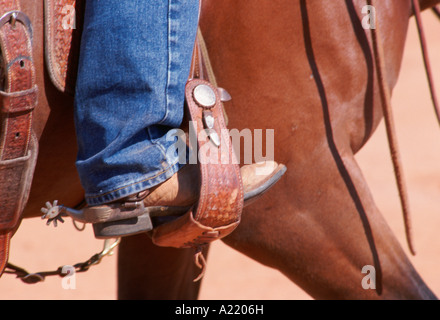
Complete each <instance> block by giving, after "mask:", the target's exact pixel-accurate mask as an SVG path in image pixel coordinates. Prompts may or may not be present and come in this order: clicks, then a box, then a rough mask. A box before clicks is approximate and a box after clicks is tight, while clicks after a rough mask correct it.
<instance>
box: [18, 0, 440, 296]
mask: <svg viewBox="0 0 440 320" xmlns="http://www.w3.org/2000/svg"><path fill="white" fill-rule="evenodd" d="M439 2H440V1H438V0H436V1H432V0H430V1H421V5H422V7H423V8H427V7H430V6H433V5H434V4H436V3H439ZM364 5H366V1H360V0H359V1H358V0H353V1H350V0H346V1H343V0H340V1H320V0H308V1H305V0H301V1H287V0H284V1H281V0H280V1H267V0H254V1H232V0H223V1H208V0H205V2H204V4H203V7H202V14H201V28H202V30H203V33H204V36H205V40H206V42H207V45H208V49H209V51H210V54H211V60H212V63H213V66H214V70H216V75H217V80H218V82H219V84H220V85H221V86H223V87H225V88H227V89H228V91H230V93H231V95H232V96H233V99H234V100H233V101H234V102H233V104H234V106H235V108H234V109H233V110H232V109H228V116H229V120H230V124H229V126H230V128H238V129H239V130H241V129H243V128H249V129H251V130H253V129H263V130H264V129H275V141H274V143H275V150H276V153H275V156H276V160H277V161H279V162H282V163H285V164H286V165H287V166H288V173H287V175H286V176H285V177H284V178H283V179H282V181H280V182H279V183H278V185H277V186H276V187H275V188H276V189H275V190H273V191H271V192H270V194H268V195H267V196H266V197H265V198H264V199H263V200H261V201H260V202H259V205H254V206H251V207H249V208H248V209H247V210H246V211H245V212H244V215H243V220H242V223H241V225H240V227H239V228H238V229H237V230H236V231H235V232H234V233H233V234H232V235H231V236H229V237H227V238H226V239H225V242H226V243H227V244H228V245H230V246H232V247H233V248H235V249H237V250H239V251H240V252H242V253H244V254H246V255H248V256H249V257H251V258H253V259H255V260H257V261H259V262H261V263H263V264H265V265H267V266H270V267H273V268H276V269H278V270H280V271H281V272H282V273H283V274H285V275H286V276H287V277H288V278H289V279H291V280H292V281H294V282H295V283H297V284H298V285H299V286H300V287H302V288H303V289H304V290H305V291H306V292H307V293H309V294H310V295H311V296H312V297H314V298H323V299H325V298H333V299H338V298H360V299H363V298H366V299H392V298H403V299H410V298H420V299H428V298H435V296H434V294H433V293H432V292H431V291H430V290H429V288H428V287H427V286H426V285H425V283H424V282H423V280H422V279H421V278H420V276H419V275H418V273H417V272H416V271H415V269H414V267H413V266H412V265H411V263H410V262H409V260H408V258H407V257H406V256H405V253H404V251H403V250H402V248H401V247H400V244H399V243H398V241H397V240H396V238H395V237H394V236H393V234H392V232H391V230H390V229H389V227H388V226H387V224H386V223H385V221H384V219H383V217H382V216H381V214H380V212H379V211H378V209H377V208H376V206H375V204H374V201H373V199H372V197H371V194H370V191H369V189H368V186H367V184H366V182H365V180H364V178H363V177H362V173H361V171H360V169H359V167H358V165H357V163H356V161H355V159H354V154H355V153H356V152H357V151H359V150H360V148H361V147H362V146H363V145H364V144H365V143H366V142H367V140H368V138H369V137H370V136H371V135H372V134H373V132H374V130H375V128H376V127H377V126H378V124H379V122H380V120H381V118H382V112H381V104H380V99H379V91H378V87H377V80H376V72H375V64H374V59H373V54H372V49H371V38H370V32H369V30H364V29H363V28H362V23H361V21H362V18H363V15H362V13H361V9H362V7H363V6H364ZM22 9H23V11H24V12H25V13H27V14H28V15H29V17H30V19H31V21H33V26H34V29H35V30H34V42H35V43H37V44H42V43H43V30H42V25H43V24H42V21H41V19H42V16H43V14H42V11H43V8H42V2H41V1H38V2H37V3H34V2H32V3H31V2H29V1H25V2H23V8H22ZM376 12H377V14H378V23H379V24H380V26H381V30H382V33H383V34H384V35H385V37H384V40H385V41H384V44H383V45H384V49H385V53H386V67H387V72H388V78H387V81H388V84H389V87H390V89H392V88H393V87H394V85H395V83H396V81H397V77H398V74H399V69H400V63H401V59H402V54H403V47H404V43H405V38H406V31H407V27H408V20H409V16H410V14H411V5H410V1H409V0H404V1H403V0H402V1H401V0H399V1H395V0H394V1H393V0H389V1H379V2H378V7H377V8H376ZM34 56H35V65H36V71H37V75H38V79H37V80H38V86H39V97H38V99H39V100H38V101H39V105H38V107H37V110H36V112H35V118H34V119H35V120H34V131H35V133H36V135H37V137H38V139H39V141H40V153H39V160H38V163H37V167H36V171H35V175H34V180H33V187H32V190H31V194H30V198H29V202H28V205H27V207H26V209H25V211H24V215H25V217H34V216H37V215H38V214H39V212H40V208H41V206H42V205H43V204H44V203H45V202H46V201H47V200H51V199H59V200H60V201H62V203H63V204H65V205H67V206H71V207H73V206H75V205H77V204H78V203H80V202H81V201H82V199H83V191H82V188H81V186H80V184H79V180H78V177H77V174H76V170H75V166H74V161H75V157H76V149H75V147H74V146H75V145H76V141H75V135H74V128H73V117H72V114H73V112H72V108H73V106H72V105H73V103H72V102H73V101H72V97H71V96H69V95H67V94H64V93H61V92H59V91H57V90H56V89H55V87H54V86H53V85H52V83H51V81H50V79H49V76H48V74H47V72H46V71H45V65H44V61H43V56H44V55H43V46H42V45H36V46H35V52H34ZM226 107H227V108H228V105H226ZM263 154H264V153H263ZM139 252H143V253H144V254H142V255H139ZM366 265H372V266H374V267H375V271H376V290H365V289H364V288H362V286H361V283H362V279H363V277H365V274H363V273H362V272H361V271H362V268H363V267H364V266H366ZM118 267H119V277H118V281H119V282H118V285H119V297H120V298H122V299H128V298H145V299H149V298H150V299H151V298H156V299H160V298H168V299H176V298H179V299H193V298H196V297H197V295H198V291H199V286H200V283H193V282H192V279H194V277H195V276H196V275H197V273H198V270H197V268H196V267H195V266H194V264H193V252H192V251H191V250H177V249H167V248H159V247H155V246H154V245H153V244H152V243H151V241H150V239H149V238H148V237H147V236H146V235H139V236H134V237H128V238H124V239H123V241H122V243H121V245H120V250H119V264H118Z"/></svg>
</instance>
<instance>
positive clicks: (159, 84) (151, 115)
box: [75, 0, 199, 205]
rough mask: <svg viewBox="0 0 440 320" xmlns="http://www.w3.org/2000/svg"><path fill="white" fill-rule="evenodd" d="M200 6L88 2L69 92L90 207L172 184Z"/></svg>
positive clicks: (166, 1) (141, 0)
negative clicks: (174, 136) (175, 133)
mask: <svg viewBox="0 0 440 320" xmlns="http://www.w3.org/2000/svg"><path fill="white" fill-rule="evenodd" d="M198 9H199V1H198V0H154V1H152V0H130V1H123V0H105V1H87V5H86V12H85V19H84V29H83V34H82V40H81V51H80V62H79V70H78V79H77V86H76V92H75V125H76V133H77V140H78V157H77V162H76V166H77V170H78V173H79V176H80V179H81V183H82V186H83V188H84V190H85V196H86V201H87V203H88V204H89V205H98V204H102V203H106V202H111V201H114V200H117V199H120V198H123V197H126V196H128V195H131V194H135V193H137V192H139V191H142V190H145V189H148V188H151V187H152V186H155V185H157V184H159V183H161V182H163V181H165V180H166V179H168V178H170V177H171V176H172V175H173V174H174V173H175V172H177V170H179V169H180V167H181V164H179V163H178V160H179V159H178V155H177V154H176V153H171V154H170V153H169V152H168V153H167V150H168V148H169V147H170V146H171V145H172V144H173V143H174V141H167V137H166V133H167V132H168V131H169V130H170V129H172V128H178V127H179V126H180V125H181V122H182V118H183V105H184V88H185V84H186V81H187V79H188V75H189V70H190V65H191V56H192V51H193V46H194V40H195V37H196V32H197V22H198Z"/></svg>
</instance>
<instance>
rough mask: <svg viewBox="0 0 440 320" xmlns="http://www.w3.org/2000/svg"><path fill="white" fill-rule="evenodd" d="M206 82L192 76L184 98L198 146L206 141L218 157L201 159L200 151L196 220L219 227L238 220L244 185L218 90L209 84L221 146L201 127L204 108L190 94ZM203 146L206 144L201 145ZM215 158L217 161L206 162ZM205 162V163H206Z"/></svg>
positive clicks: (206, 83) (215, 125)
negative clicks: (213, 141) (195, 127)
mask: <svg viewBox="0 0 440 320" xmlns="http://www.w3.org/2000/svg"><path fill="white" fill-rule="evenodd" d="M201 84H204V85H209V86H211V87H212V85H211V84H209V82H207V81H205V80H201V79H194V80H191V81H189V82H188V84H187V88H186V101H187V105H188V110H189V112H190V114H191V119H192V121H195V122H196V123H197V140H198V149H199V151H200V150H201V149H202V147H203V146H205V144H208V147H209V148H210V149H211V151H213V152H214V154H217V155H218V157H214V158H211V159H210V161H207V160H206V159H203V156H204V154H205V153H200V154H199V157H202V159H200V161H199V162H200V163H199V167H200V170H201V189H200V194H201V197H200V200H199V203H198V206H197V211H196V212H195V217H194V218H195V220H196V221H198V222H200V223H201V224H203V225H206V226H210V227H214V228H215V227H220V226H224V225H228V224H231V223H234V222H237V221H239V220H240V217H241V211H242V209H243V187H242V185H243V184H242V181H241V176H240V169H239V166H238V165H237V164H234V161H235V160H236V159H235V155H234V150H233V148H232V144H231V141H230V138H229V133H228V131H227V130H226V125H225V123H224V120H223V119H224V118H223V114H222V106H221V105H220V97H219V96H218V92H217V90H216V89H215V88H214V87H212V89H213V92H215V95H216V101H217V103H216V105H215V106H214V107H213V108H212V109H210V111H211V112H212V115H213V117H214V119H215V122H214V130H215V131H216V132H217V133H218V134H219V136H220V137H221V145H220V148H217V147H216V146H214V144H213V143H212V142H211V141H210V140H209V138H207V137H206V136H205V135H204V134H203V132H202V131H203V130H204V126H203V122H202V115H203V108H201V107H199V105H198V104H197V103H196V102H195V101H194V98H193V96H192V93H193V91H194V88H196V87H197V86H198V85H201ZM204 148H205V149H206V146H205V147H204ZM211 161H216V162H217V164H210V163H209V162H211ZM206 162H208V163H206Z"/></svg>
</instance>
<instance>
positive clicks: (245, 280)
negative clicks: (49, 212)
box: [0, 12, 440, 300]
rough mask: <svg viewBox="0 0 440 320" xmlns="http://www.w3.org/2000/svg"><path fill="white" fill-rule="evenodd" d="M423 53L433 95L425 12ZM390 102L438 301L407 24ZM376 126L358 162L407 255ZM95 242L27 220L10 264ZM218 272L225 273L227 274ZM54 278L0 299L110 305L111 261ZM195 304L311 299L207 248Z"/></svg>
mask: <svg viewBox="0 0 440 320" xmlns="http://www.w3.org/2000/svg"><path fill="white" fill-rule="evenodd" d="M423 16H424V18H425V21H424V23H425V26H426V29H427V31H428V32H427V38H428V40H429V42H430V45H429V53H430V56H431V58H432V60H433V61H432V63H433V69H434V73H435V78H436V84H437V85H436V88H437V92H438V93H439V95H440V38H439V37H438V35H439V34H440V23H439V22H438V21H437V20H435V19H434V16H433V15H432V14H431V13H429V12H425V13H424V14H423ZM393 104H394V110H395V120H396V126H397V131H398V138H399V144H400V147H401V151H402V160H403V164H404V170H405V176H406V180H407V183H408V187H409V195H410V202H411V208H412V211H413V223H414V235H415V240H416V248H417V252H418V254H417V256H415V257H411V258H410V259H411V260H412V262H413V263H414V265H415V266H416V269H417V270H418V271H419V272H420V274H421V275H422V277H423V278H424V279H425V281H426V283H427V284H428V285H429V286H430V287H431V289H432V290H433V291H434V292H435V293H436V294H437V296H440V272H439V267H440V233H439V232H438V230H437V229H438V228H440V165H439V164H440V128H439V126H438V123H437V122H436V119H435V115H434V111H433V108H432V106H431V102H430V96H429V92H428V89H427V85H426V78H425V74H424V69H423V62H422V57H421V53H420V48H419V44H418V38H417V34H416V32H415V27H414V21H412V24H411V29H410V34H409V39H408V42H407V48H406V52H405V57H404V63H403V68H402V72H401V75H400V79H399V84H398V86H397V88H396V89H395V91H394V95H393ZM385 137H386V136H385V129H384V126H383V124H382V125H381V126H380V127H379V129H378V131H377V132H376V133H375V135H374V137H373V138H372V139H371V141H370V142H369V143H368V144H367V146H366V147H365V148H364V149H363V150H362V151H361V152H360V154H359V155H358V156H357V158H358V160H359V163H360V166H361V168H362V169H363V170H364V175H365V177H366V179H367V180H368V182H369V184H370V187H371V190H372V193H373V195H374V197H375V200H376V202H377V204H378V207H379V208H380V209H381V210H382V212H383V213H384V215H385V217H386V219H387V221H388V222H389V224H390V225H391V227H392V229H393V231H394V232H395V234H396V236H397V237H398V239H399V240H400V241H401V243H402V246H403V247H404V248H405V250H406V252H408V250H407V246H406V242H405V235H404V230H403V222H402V218H401V211H400V205H399V199H398V196H397V189H396V187H395V182H394V176H393V171H392V166H391V161H390V157H389V153H388V145H387V142H386V138H385ZM101 247H102V241H98V240H95V239H94V238H93V232H92V230H91V228H87V229H86V231H84V232H78V231H76V230H75V229H74V228H73V226H72V225H71V223H70V222H68V223H65V224H64V225H63V226H62V227H61V228H58V229H54V228H47V227H46V226H45V224H44V223H43V222H42V221H41V220H39V219H32V220H26V221H24V222H23V224H22V226H21V227H20V229H19V231H18V232H17V234H16V235H15V237H14V238H13V240H12V246H11V257H10V261H11V262H13V263H16V264H18V265H21V266H25V267H26V268H28V269H29V270H32V271H37V270H38V271H41V270H52V269H54V268H56V267H58V266H62V265H66V264H74V263H77V262H81V261H84V260H86V259H88V258H89V257H90V256H91V255H93V254H94V253H95V252H98V251H100V249H101ZM225 270H228V271H229V272H228V273H226V272H225ZM62 284H63V282H62V279H61V278H59V277H53V278H48V279H46V281H45V282H44V283H40V284H37V285H26V284H23V283H22V282H21V281H19V280H17V279H15V278H14V277H13V276H11V275H4V276H3V277H2V278H1V280H0V299H115V298H116V257H115V256H113V257H108V258H106V259H104V260H103V261H102V263H101V264H100V265H98V266H95V267H94V268H92V269H91V270H90V271H89V272H87V273H82V274H77V277H76V283H75V285H76V289H75V290H65V289H63V287H62ZM200 298H201V299H280V300H281V299H310V297H309V296H308V295H307V294H306V293H305V292H304V291H303V290H301V289H300V288H299V287H297V286H296V285H295V284H293V283H291V282H290V281H289V280H288V279H287V278H285V277H284V276H283V275H282V274H280V273H279V272H278V271H276V270H273V269H270V268H267V267H265V266H262V265H260V264H259V263H257V262H255V261H253V260H250V259H249V258H247V257H245V256H243V255H242V254H240V253H238V252H236V251H234V250H232V249H231V248H229V247H227V246H225V245H224V244H223V243H222V242H217V243H214V244H213V246H212V250H211V253H210V257H209V264H208V270H207V274H206V276H205V278H204V280H203V284H202V289H201V293H200Z"/></svg>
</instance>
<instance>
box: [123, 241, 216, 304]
mask: <svg viewBox="0 0 440 320" xmlns="http://www.w3.org/2000/svg"><path fill="white" fill-rule="evenodd" d="M206 253H207V252H205V256H206ZM199 274H200V269H199V268H197V267H196V266H195V264H194V251H193V250H191V249H174V248H162V247H158V246H156V245H154V244H153V243H152V242H151V239H150V238H149V237H148V236H147V235H146V234H141V235H135V236H131V237H125V238H123V239H122V242H121V244H120V245H119V252H118V298H119V299H149V300H156V299H172V300H176V299H179V300H180V299H181V300H193V299H197V296H198V293H199V289H200V281H198V282H193V279H195V278H196V277H197V276H198V275H199Z"/></svg>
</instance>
